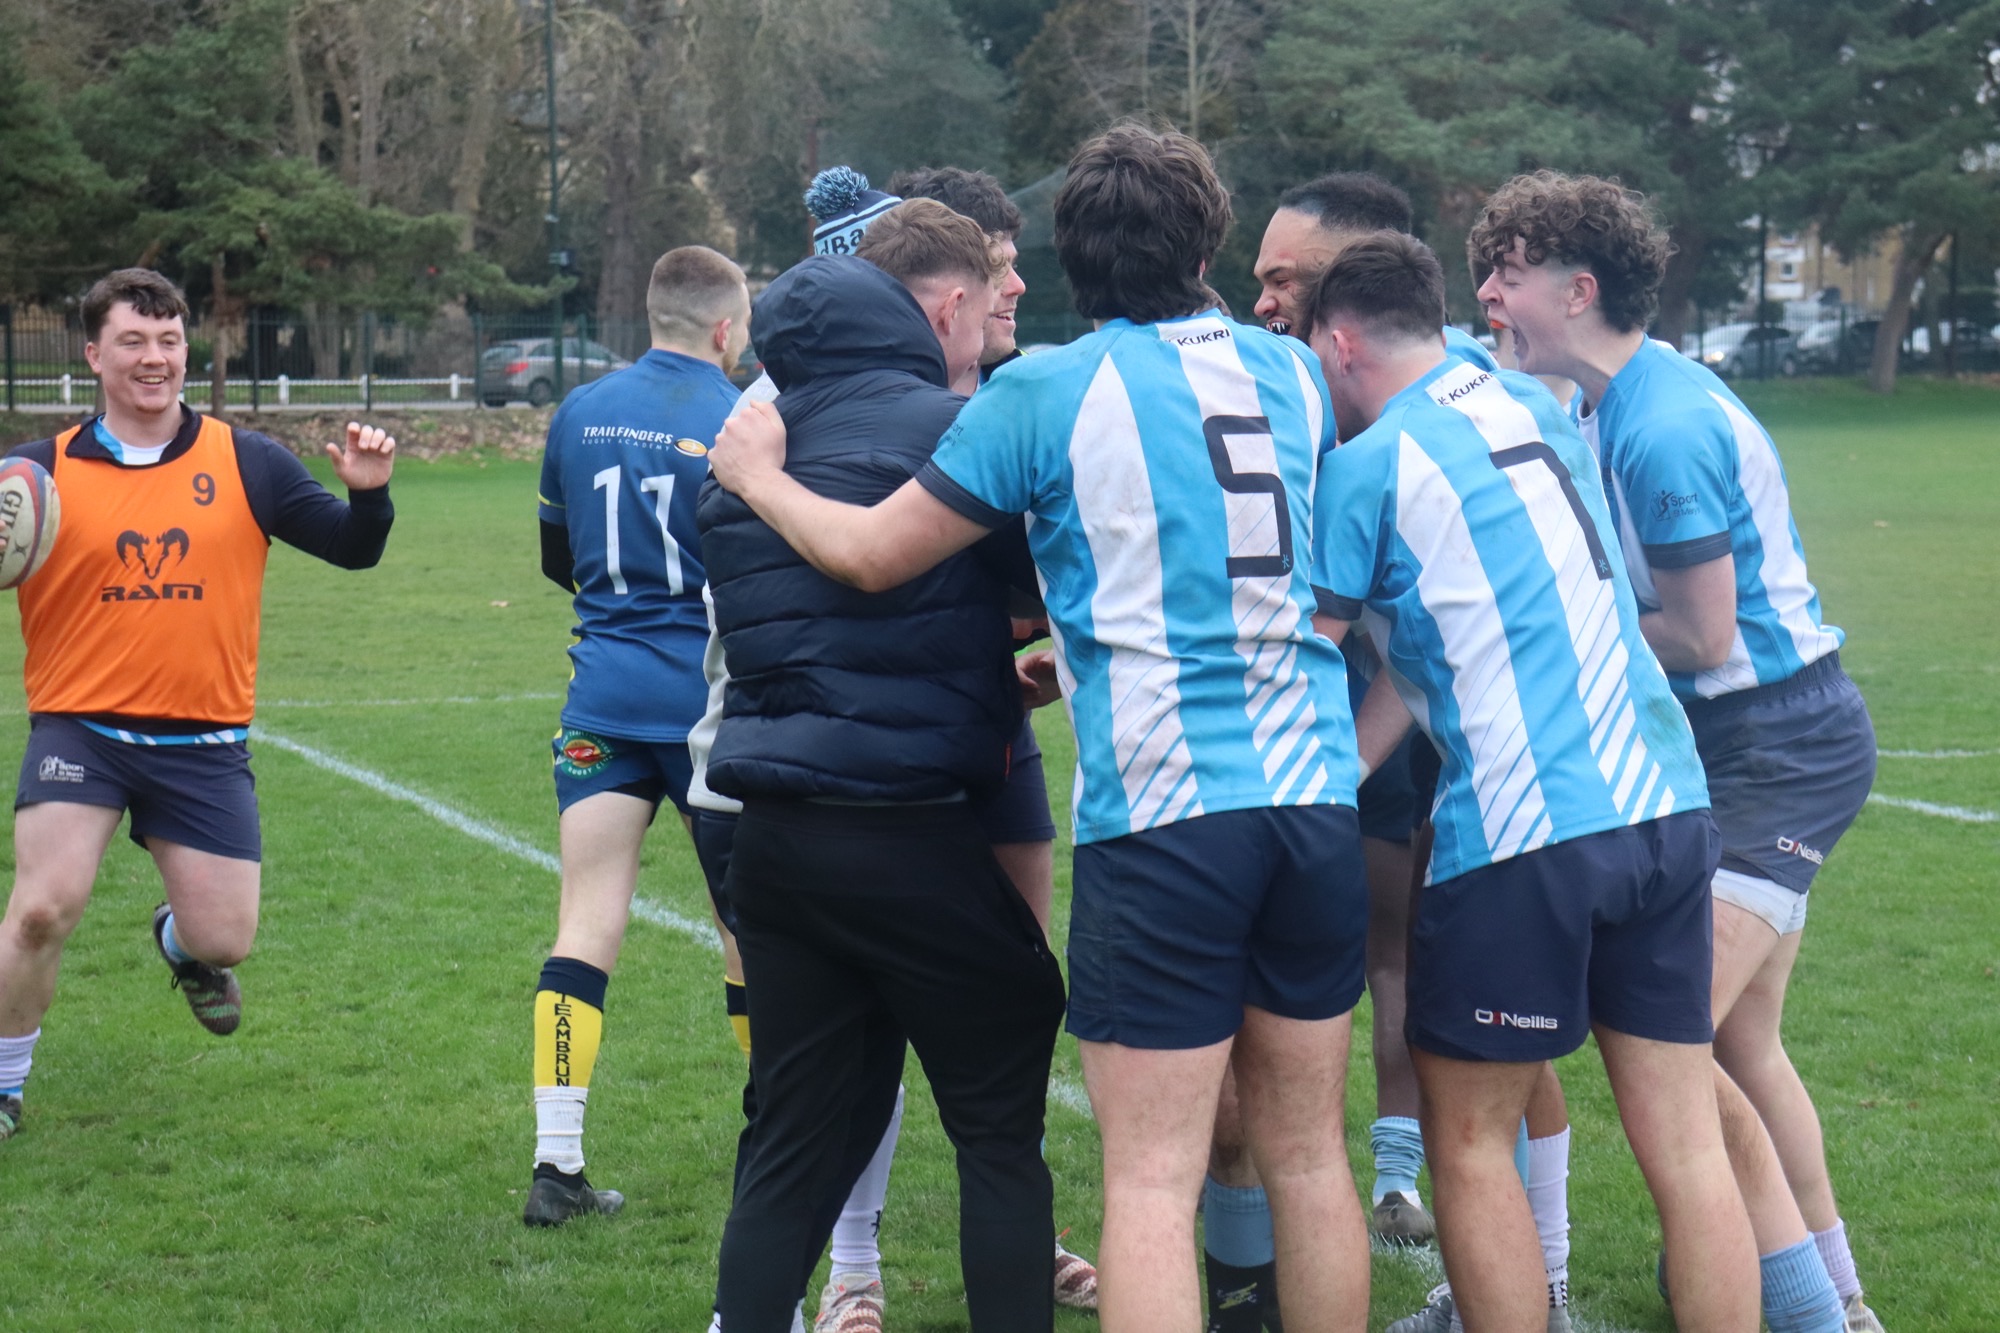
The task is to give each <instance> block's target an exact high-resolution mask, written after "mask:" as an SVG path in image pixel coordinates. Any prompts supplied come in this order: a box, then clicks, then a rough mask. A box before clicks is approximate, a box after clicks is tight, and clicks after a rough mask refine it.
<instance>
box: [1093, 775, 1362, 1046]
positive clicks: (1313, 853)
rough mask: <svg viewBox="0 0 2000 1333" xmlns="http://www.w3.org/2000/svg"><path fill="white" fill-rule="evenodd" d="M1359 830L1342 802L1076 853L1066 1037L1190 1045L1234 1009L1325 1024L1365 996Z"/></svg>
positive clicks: (1206, 1041) (1220, 1026)
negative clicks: (1259, 1010) (1070, 1034)
mask: <svg viewBox="0 0 2000 1333" xmlns="http://www.w3.org/2000/svg"><path fill="white" fill-rule="evenodd" d="M1367 927H1368V887H1367V876H1366V874H1365V873H1364V872H1363V870H1362V865H1361V834H1360V830H1359V828H1358V827H1357V824H1356V818H1355V813H1354V811H1353V809H1352V808H1350V807H1348V806H1343V805H1318V806H1283V807H1279V808H1275V809H1272V808H1260V809H1253V810H1228V811H1224V812H1222V813H1220V814H1213V815H1199V816H1196V817H1195V818H1193V819H1184V820H1182V821H1180V822H1179V823H1175V824H1167V825H1165V826H1163V827H1160V828H1155V829H1147V830H1145V831H1143V832H1139V833H1128V834H1126V835H1125V836H1124V837H1122V838H1111V839H1107V840H1106V841H1104V842H1092V843H1085V844H1084V845H1083V846H1081V847H1078V848H1077V849H1076V873H1075V897H1074V900H1073V902H1072V905H1071V907H1070V919H1069V985H1070V995H1069V1030H1070V1031H1071V1032H1073V1033H1075V1034H1076V1036H1077V1037H1078V1038H1080V1039H1082V1040H1084V1041H1109V1042H1117V1043H1119V1044H1120V1045H1123V1046H1135V1047H1141V1048H1145V1049H1151V1050H1192V1049H1194V1048H1195V1047H1199V1046H1209V1045H1213V1044H1214V1043H1216V1042H1218V1041H1222V1040H1224V1039H1225V1038H1227V1037H1230V1036H1233V1035H1234V1034H1235V1032H1236V1030H1237V1029H1238V1028H1239V1027H1241V1026H1242V1025H1243V1009H1244V1007H1245V1006H1246V1005H1251V1006H1255V1007H1256V1008H1259V1009H1263V1010H1265V1011H1267V1012H1269V1013H1273V1014H1277V1015H1279V1016H1281V1017H1284V1018H1297V1019H1323V1018H1334V1017H1337V1016H1338V1015H1340V1014H1344V1013H1346V1012H1347V1011H1348V1010H1350V1009H1352V1008H1353V1007H1354V1005H1355V1002H1356V1001H1357V1000H1359V999H1360V998H1361V990H1362V983H1363V973H1362V948H1363V944H1364V942H1365V940H1366V937H1367Z"/></svg>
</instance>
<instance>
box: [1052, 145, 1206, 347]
mask: <svg viewBox="0 0 2000 1333" xmlns="http://www.w3.org/2000/svg"><path fill="white" fill-rule="evenodd" d="M1231 217H1232V215H1231V212H1230V208H1229V191H1228V190H1226V189H1224V188H1223V186H1222V181H1221V180H1220V179H1219V178H1218V177H1217V176H1216V174H1215V164H1214V163H1213V162H1211V161H1210V160H1209V156H1208V150H1207V149H1205V148H1203V147H1202V146H1201V144H1199V143H1198V142H1196V141H1195V140H1193V139H1190V138H1189V137H1188V136H1187V135H1185V134H1180V133H1178V132H1176V131H1173V130H1167V131H1164V132H1163V131H1159V130H1153V129H1148V128H1147V127H1146V126H1144V125H1140V124H1136V123H1134V122H1130V121H1127V122H1124V123H1121V124H1118V125H1113V126H1112V127H1111V128H1110V129H1108V130H1106V131H1104V132H1103V133H1102V134H1100V135H1098V136H1096V137H1095V138H1093V139H1090V140H1087V141H1086V142H1085V143H1084V145H1083V147H1081V148H1079V149H1077V150H1076V156H1075V157H1072V158H1071V159H1070V162H1069V175H1068V177H1067V178H1066V179H1065V180H1064V181H1063V183H1062V188H1061V189H1060V190H1058V191H1056V199H1055V243H1056V259H1057V260H1058V261H1059V262H1060V263H1061V264H1062V269H1063V274H1064V276H1066V277H1067V278H1068V279H1069V285H1070V289H1071V290H1072V291H1073V292H1075V294H1076V308H1077V309H1078V310H1079V311H1080V312H1082V314H1083V315H1084V316H1085V317H1086V318H1088V319H1116V318H1119V317H1120V316H1123V317H1125V318H1128V319H1131V320H1134V321H1136V322H1138V323H1142V324H1143V323H1150V322H1151V321H1154V320H1161V319H1173V318H1176V317H1178V316H1181V315H1191V314H1193V313H1194V312H1196V311H1198V310H1203V309H1206V308H1207V307H1209V306H1211V305H1213V304H1214V303H1215V300H1216V296H1215V293H1214V292H1212V291H1210V290H1209V289H1208V284H1206V283H1205V282H1203V281H1202V276H1201V275H1202V266H1203V265H1204V264H1206V263H1207V262H1208V261H1209V260H1210V259H1211V258H1213V257H1214V256H1215V253H1216V251H1218V250H1220V249H1221V248H1222V242H1223V241H1224V239H1226V238H1227V237H1228V235H1229V224H1230V221H1231Z"/></svg>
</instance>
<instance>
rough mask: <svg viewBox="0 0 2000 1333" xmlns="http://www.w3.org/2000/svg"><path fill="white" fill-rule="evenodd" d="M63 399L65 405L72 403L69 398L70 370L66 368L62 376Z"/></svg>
mask: <svg viewBox="0 0 2000 1333" xmlns="http://www.w3.org/2000/svg"><path fill="white" fill-rule="evenodd" d="M62 400H63V406H64V407H68V406H69V405H70V398H69V372H68V371H66V370H65V371H64V372H63V377H62Z"/></svg>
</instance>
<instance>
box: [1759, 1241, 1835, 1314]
mask: <svg viewBox="0 0 2000 1333" xmlns="http://www.w3.org/2000/svg"><path fill="white" fill-rule="evenodd" d="M1757 1266H1758V1267H1759V1268H1760V1269H1762V1270H1763V1276H1764V1320H1765V1322H1766V1323H1768V1324H1770V1326H1771V1333H1842V1330H1844V1329H1845V1328H1846V1327H1847V1316H1846V1315H1845V1314H1843V1313H1842V1312H1841V1309H1840V1294H1839V1293H1838V1292H1836V1291H1835V1290H1834V1289H1833V1279H1832V1278H1830V1277H1828V1276H1827V1273H1826V1261H1825V1260H1824V1259H1821V1258H1820V1257H1819V1249H1818V1247H1817V1246H1815V1245H1814V1244H1813V1243H1812V1237H1811V1236H1807V1237H1806V1238H1805V1239H1804V1240H1802V1241H1800V1242H1799V1243H1798V1244H1796V1245H1794V1246H1792V1247H1791V1248H1789V1249H1784V1250H1779V1251H1778V1252H1777V1253H1775V1254H1767V1255H1765V1256H1763V1257H1762V1258H1761V1259H1759V1260H1758V1261H1757Z"/></svg>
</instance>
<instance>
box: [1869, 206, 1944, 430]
mask: <svg viewBox="0 0 2000 1333" xmlns="http://www.w3.org/2000/svg"><path fill="white" fill-rule="evenodd" d="M1943 244H1944V233H1943V232H1942V231H1928V232H1924V233H1921V234H1920V233H1919V232H1918V231H1917V229H1916V227H1915V225H1914V224H1907V223H1906V224H1905V225H1904V227H1903V248H1902V250H1901V251H1899V252H1898V253H1897V255H1896V267H1895V272H1894V276H1893V277H1892V278H1891V279H1890V282H1889V304H1888V306H1887V307H1886V308H1885V309H1884V310H1883V311H1882V322H1881V323H1880V324H1878V325H1876V326H1875V350H1874V353H1873V355H1872V356H1871V357H1870V358H1869V362H1868V387H1869V388H1870V389H1873V390H1874V391H1875V392H1876V393H1894V392H1895V391H1896V353H1897V351H1898V349H1899V348H1900V347H1901V346H1902V343H1903V334H1904V332H1905V331H1906V330H1907V329H1908V328H1909V327H1910V295H1911V293H1913V292H1915V291H1916V290H1917V283H1918V281H1919V280H1921V279H1922V278H1923V276H1924V271H1925V270H1926V269H1928V268H1929V267H1930V266H1931V258H1932V256H1934V255H1936V254H1937V248H1938V247H1939V246H1940V245H1943Z"/></svg>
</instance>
